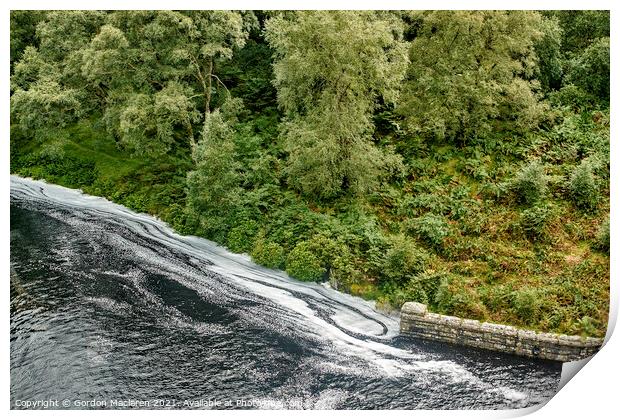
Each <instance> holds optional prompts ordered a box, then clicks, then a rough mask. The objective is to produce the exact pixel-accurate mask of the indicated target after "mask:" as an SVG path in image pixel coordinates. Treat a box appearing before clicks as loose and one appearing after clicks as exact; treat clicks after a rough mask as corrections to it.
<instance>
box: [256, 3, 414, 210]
mask: <svg viewBox="0 0 620 420" xmlns="http://www.w3.org/2000/svg"><path fill="white" fill-rule="evenodd" d="M402 29H403V28H402V23H401V21H400V19H398V17H397V16H395V15H393V14H390V13H378V12H345V11H304V12H299V11H298V12H290V13H286V14H279V15H276V16H274V17H272V18H271V19H269V20H268V21H267V23H266V25H265V31H266V32H265V33H266V35H265V36H266V39H267V40H268V42H269V43H270V45H271V46H272V48H274V50H275V51H276V61H275V63H274V73H275V81H274V83H275V86H276V88H277V91H278V103H279V105H280V106H281V107H282V109H283V110H284V112H285V114H286V122H285V123H284V125H283V130H282V132H283V140H284V148H285V150H286V152H288V154H289V156H288V161H287V168H286V173H287V175H288V182H289V184H290V185H292V186H293V187H294V188H296V189H298V190H300V191H302V192H304V193H306V194H308V195H311V196H314V197H317V198H323V199H327V198H332V197H334V196H336V195H338V194H340V193H342V192H348V191H352V192H357V193H360V192H364V191H368V190H369V189H371V188H373V187H374V186H375V185H376V183H377V182H378V180H379V179H380V176H381V175H383V174H385V173H386V170H390V169H393V168H395V167H398V165H399V160H398V158H396V156H395V155H393V154H390V153H389V152H385V151H381V150H380V149H378V148H377V147H376V146H375V145H374V144H373V143H372V137H371V136H372V129H373V125H372V122H371V116H372V111H373V110H374V109H375V107H376V104H377V101H380V100H381V101H385V102H394V101H395V100H396V99H397V97H398V90H399V85H400V81H401V80H402V77H403V75H404V71H405V68H406V64H407V57H406V44H405V43H404V42H403V41H402Z"/></svg>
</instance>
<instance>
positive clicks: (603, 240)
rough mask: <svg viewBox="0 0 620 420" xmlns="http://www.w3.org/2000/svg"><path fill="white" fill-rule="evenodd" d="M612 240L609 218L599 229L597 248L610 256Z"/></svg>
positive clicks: (595, 244)
mask: <svg viewBox="0 0 620 420" xmlns="http://www.w3.org/2000/svg"><path fill="white" fill-rule="evenodd" d="M610 239H611V238H610V235H609V218H607V219H606V220H605V221H604V222H603V223H602V224H601V226H600V227H599V229H598V232H597V234H596V241H595V243H594V246H595V248H596V249H598V250H600V251H603V252H606V253H607V254H609V244H610Z"/></svg>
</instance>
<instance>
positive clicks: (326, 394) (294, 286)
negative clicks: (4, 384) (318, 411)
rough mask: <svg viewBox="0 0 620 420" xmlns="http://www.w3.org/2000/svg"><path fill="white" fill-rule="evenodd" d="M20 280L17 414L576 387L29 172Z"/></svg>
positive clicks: (436, 403)
mask: <svg viewBox="0 0 620 420" xmlns="http://www.w3.org/2000/svg"><path fill="white" fill-rule="evenodd" d="M10 280H11V404H12V407H13V408H24V404H26V403H28V402H30V403H28V404H32V403H33V402H34V401H42V400H52V401H58V404H59V408H62V407H63V406H62V405H60V404H62V403H63V402H64V403H65V404H66V405H68V407H69V408H81V407H83V406H84V405H89V404H90V405H93V404H95V405H98V406H100V407H105V408H116V407H119V406H122V405H123V404H127V403H128V401H129V400H137V401H141V402H142V404H149V405H148V406H147V408H161V407H165V406H167V407H168V408H189V407H190V404H193V405H198V406H199V407H200V408H208V407H213V406H214V405H215V406H216V407H218V408H228V407H231V408H247V407H248V406H252V407H254V408H257V407H261V408H281V407H284V408H334V409H344V408H347V409H348V408H359V409H371V408H407V409H413V408H518V407H526V406H531V405H534V404H538V403H541V402H544V401H546V400H548V399H549V398H550V397H552V396H553V394H554V393H555V391H556V388H557V385H558V381H559V378H560V371H561V365H559V364H555V363H542V362H536V361H532V360H528V359H522V358H516V357H511V356H506V355H500V354H494V353H490V352H479V351H474V350H472V349H463V348H458V347H452V346H447V345H440V344H435V343H425V342H420V341H416V340H411V339H405V338H402V337H398V335H397V332H398V320H397V319H394V318H390V317H387V316H385V315H382V314H379V313H376V312H375V311H374V310H373V309H372V305H371V304H369V303H367V302H363V301H361V300H360V299H357V298H352V297H350V296H346V295H343V294H341V293H338V292H336V291H334V290H331V289H329V288H328V287H325V286H322V285H309V284H304V283H300V282H296V281H293V280H290V279H289V278H287V277H286V276H285V275H284V274H283V273H281V272H277V271H272V270H266V269H262V268H260V267H257V266H256V265H254V264H252V263H251V262H250V261H249V260H248V258H246V257H244V256H238V255H233V254H230V253H228V252H226V251H225V250H223V249H221V248H219V247H217V246H215V245H214V244H212V243H210V242H208V241H205V240H202V239H198V238H191V237H190V238H185V237H181V236H178V235H175V234H174V233H172V232H171V231H170V230H169V229H168V228H167V227H166V226H165V225H164V224H163V223H161V222H159V221H156V220H155V219H153V218H150V217H147V216H144V215H137V214H135V213H132V212H130V211H128V210H126V209H124V208H123V207H121V206H117V205H114V204H111V203H109V202H107V201H105V200H102V199H99V198H94V197H88V196H84V195H81V194H79V193H78V192H76V191H71V190H67V189H64V188H60V187H55V186H51V185H46V184H43V183H39V182H35V181H29V180H24V179H21V178H16V177H12V178H11V276H10ZM65 401H68V402H65ZM39 404H40V403H39ZM134 404H136V402H134ZM52 408H55V406H52Z"/></svg>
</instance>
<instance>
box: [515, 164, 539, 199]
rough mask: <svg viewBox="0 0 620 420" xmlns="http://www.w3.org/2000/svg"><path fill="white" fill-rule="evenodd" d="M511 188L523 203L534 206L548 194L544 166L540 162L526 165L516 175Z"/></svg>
mask: <svg viewBox="0 0 620 420" xmlns="http://www.w3.org/2000/svg"><path fill="white" fill-rule="evenodd" d="M510 187H511V189H512V190H513V191H514V192H515V194H516V195H517V197H518V200H519V201H520V202H521V203H525V204H534V203H535V202H537V201H539V200H541V199H542V198H544V196H545V194H546V192H547V176H546V175H545V168H544V166H543V165H542V164H541V163H540V162H539V161H533V162H530V163H528V164H527V165H524V166H523V167H521V169H519V171H518V172H517V174H516V175H515V178H514V179H513V180H512V182H511V183H510Z"/></svg>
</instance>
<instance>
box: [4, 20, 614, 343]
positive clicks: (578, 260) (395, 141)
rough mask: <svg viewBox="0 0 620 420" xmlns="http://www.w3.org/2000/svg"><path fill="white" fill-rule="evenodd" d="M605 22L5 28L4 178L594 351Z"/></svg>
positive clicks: (359, 287) (604, 257)
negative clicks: (107, 203) (574, 337)
mask: <svg viewBox="0 0 620 420" xmlns="http://www.w3.org/2000/svg"><path fill="white" fill-rule="evenodd" d="M609 63H610V62H609V13H608V12H604V11H552V12H530V11H511V12H506V11H402V12H389V11H377V12H375V11H367V12H366V11H347V12H342V11H329V12H328V11H303V12H299V11H297V12H295V11H284V12H278V11H272V12H260V11H255V12H251V11H246V12H237V11H187V12H184V11H113V12H106V11H13V12H12V13H11V172H12V173H17V174H20V175H23V176H31V177H35V178H44V179H46V180H48V181H50V182H54V183H58V184H62V185H66V186H69V187H73V188H81V189H82V190H83V191H84V192H86V193H89V194H94V195H100V196H104V197H107V198H109V199H110V200H113V201H115V202H118V203H121V204H124V205H126V206H128V207H130V208H132V209H135V210H137V211H140V212H147V213H150V214H153V215H156V216H158V217H159V218H161V219H163V220H164V221H166V222H168V223H169V224H170V225H171V226H172V227H174V228H175V229H176V230H177V231H178V232H180V233H183V234H191V235H198V236H202V237H205V238H208V239H211V240H213V241H216V242H218V243H219V244H222V245H224V246H226V247H227V248H228V249H230V250H231V251H233V252H238V253H247V254H249V255H250V256H251V257H252V259H253V260H254V261H255V262H257V263H258V264H261V265H263V266H266V267H270V268H277V269H282V270H286V272H287V273H289V274H290V275H291V276H292V277H295V278H297V279H299V280H302V281H318V282H325V281H328V282H329V283H330V284H331V285H332V287H335V288H338V289H339V290H343V291H346V292H348V293H352V294H354V295H358V296H362V297H364V298H366V299H373V300H376V301H377V305H378V306H379V307H382V308H385V309H389V308H398V307H399V305H401V304H402V303H403V302H405V301H408V300H415V301H420V302H425V303H427V304H429V306H430V308H431V309H432V310H434V311H437V312H440V313H445V314H452V315H458V316H465V317H471V318H476V319H480V320H488V321H492V322H502V323H509V324H513V325H518V326H523V327H527V328H532V329H536V330H544V331H555V332H561V333H567V334H582V335H593V336H602V335H603V334H604V332H605V329H606V326H607V316H608V308H609V201H610V200H609V164H610V158H609V141H610V139H609V100H610V98H609V65H610V64H609Z"/></svg>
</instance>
